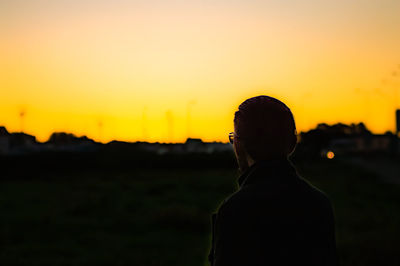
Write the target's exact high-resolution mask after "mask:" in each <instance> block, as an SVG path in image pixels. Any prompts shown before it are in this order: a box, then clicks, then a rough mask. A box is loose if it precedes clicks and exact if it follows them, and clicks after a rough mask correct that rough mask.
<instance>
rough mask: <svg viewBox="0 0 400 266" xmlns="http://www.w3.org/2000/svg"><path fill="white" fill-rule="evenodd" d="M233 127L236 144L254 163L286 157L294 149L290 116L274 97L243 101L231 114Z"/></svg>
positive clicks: (293, 128) (294, 129)
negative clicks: (236, 139)
mask: <svg viewBox="0 0 400 266" xmlns="http://www.w3.org/2000/svg"><path fill="white" fill-rule="evenodd" d="M234 125H235V132H236V134H237V137H238V138H239V141H240V144H241V145H242V147H243V148H244V149H245V150H246V151H247V153H248V154H249V155H250V157H251V158H252V159H253V160H255V161H257V160H265V159H271V158H282V157H287V156H288V155H289V154H290V153H291V152H293V150H294V148H295V145H296V125H295V122H294V118H293V114H292V112H291V111H290V109H289V107H287V106H286V105H285V104H284V103H283V102H281V101H279V100H277V99H275V98H272V97H269V96H264V95H261V96H257V97H253V98H250V99H247V100H246V101H244V102H243V103H242V104H241V105H240V106H239V110H238V111H236V112H235V118H234Z"/></svg>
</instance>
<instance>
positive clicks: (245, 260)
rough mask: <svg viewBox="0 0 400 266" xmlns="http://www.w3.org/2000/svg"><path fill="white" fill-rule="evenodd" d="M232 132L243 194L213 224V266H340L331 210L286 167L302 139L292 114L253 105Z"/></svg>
mask: <svg viewBox="0 0 400 266" xmlns="http://www.w3.org/2000/svg"><path fill="white" fill-rule="evenodd" d="M234 128H235V132H232V133H231V134H230V141H231V143H233V147H234V152H235V155H236V158H237V162H238V165H239V170H240V172H241V175H240V177H239V179H238V183H239V189H238V191H236V192H235V193H234V194H232V195H231V196H230V197H228V198H227V199H225V200H224V201H223V203H222V204H221V206H220V207H219V209H218V212H217V213H216V214H213V216H212V246H211V251H210V254H209V256H208V258H209V261H210V263H211V265H213V266H236V265H241V266H256V265H257V266H258V265H260V266H261V265H263V266H266V265H309V266H313V265H337V264H338V262H337V257H336V241H335V228H334V216H333V209H332V206H331V203H330V201H329V199H328V198H327V197H326V195H325V194H324V193H323V192H321V191H320V190H318V189H317V188H315V187H313V186H312V185H310V184H309V183H307V182H306V181H305V180H303V179H302V178H301V177H299V175H298V174H297V172H296V170H295V168H294V167H293V165H292V164H291V163H290V162H289V160H288V156H289V155H290V154H291V153H292V152H293V150H294V148H295V146H296V139H297V138H296V127H295V122H294V118H293V115H292V113H291V111H290V109H289V108H288V107H287V106H286V105H285V104H284V103H282V102H281V101H279V100H277V99H275V98H272V97H268V96H258V97H254V98H250V99H248V100H246V101H244V102H243V103H242V104H241V105H240V106H239V110H238V111H236V113H235V118H234Z"/></svg>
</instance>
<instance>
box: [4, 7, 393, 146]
mask: <svg viewBox="0 0 400 266" xmlns="http://www.w3.org/2000/svg"><path fill="white" fill-rule="evenodd" d="M399 14H400V1H398V0H359V1H356V0H346V1H342V0H337V1H323V0H320V1H311V0H307V1H305V0H304V1H300V0H292V1H286V0H275V1H255V0H231V1H228V0H213V1H211V0H207V1H191V0H186V1H154V0H146V1H122V0H114V1H101V0H98V1H90V0H79V1H75V0H69V1H66V0H60V1H55V0H47V1H44V0H32V1H29V0H26V1H21V0H3V1H0V33H1V34H0V125H4V126H6V127H7V128H8V129H9V130H10V131H20V130H21V129H22V130H24V131H25V132H27V133H30V134H34V135H36V136H37V137H38V139H39V140H40V141H45V140H47V138H48V137H49V135H50V134H51V133H52V132H53V131H67V132H72V133H75V134H77V135H87V136H89V137H91V138H94V139H96V140H101V141H109V140H112V139H119V140H127V141H136V140H147V141H162V142H164V141H167V142H170V141H172V142H176V141H184V140H185V139H186V137H188V136H191V137H200V138H202V139H204V140H206V141H213V140H217V141H226V140H227V133H228V132H230V131H232V128H233V125H232V120H233V113H234V111H235V109H236V108H237V106H238V105H239V104H240V103H241V102H242V101H243V100H245V99H246V98H248V97H251V96H256V95H260V94H266V95H271V96H275V97H277V98H279V99H281V100H283V101H284V102H286V103H287V104H288V106H289V107H290V108H291V109H292V111H293V112H294V115H295V119H296V121H297V126H298V129H299V130H307V129H310V128H312V127H315V126H316V124H317V123H320V122H327V123H335V122H339V121H341V122H345V123H351V122H359V121H364V122H365V123H366V125H367V126H368V127H369V128H370V129H372V130H373V131H375V132H377V133H383V132H385V131H387V130H394V127H395V123H394V110H395V108H396V107H398V106H399V98H400V97H398V96H397V94H400V92H399V90H400V15H399ZM399 96H400V95H399ZM21 112H24V113H25V115H24V116H23V118H22V119H21V117H20V113H21Z"/></svg>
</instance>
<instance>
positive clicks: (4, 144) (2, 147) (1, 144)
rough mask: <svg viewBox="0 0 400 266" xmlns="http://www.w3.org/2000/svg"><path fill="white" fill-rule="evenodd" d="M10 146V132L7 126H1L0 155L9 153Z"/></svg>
mask: <svg viewBox="0 0 400 266" xmlns="http://www.w3.org/2000/svg"><path fill="white" fill-rule="evenodd" d="M9 147H10V133H8V131H7V129H6V128H5V127H0V155H4V154H7V153H8V151H9Z"/></svg>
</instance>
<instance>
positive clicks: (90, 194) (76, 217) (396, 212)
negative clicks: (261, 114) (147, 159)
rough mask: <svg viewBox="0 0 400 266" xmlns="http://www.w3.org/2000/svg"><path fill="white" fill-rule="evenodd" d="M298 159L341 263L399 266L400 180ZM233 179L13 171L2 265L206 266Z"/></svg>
mask: <svg viewBox="0 0 400 266" xmlns="http://www.w3.org/2000/svg"><path fill="white" fill-rule="evenodd" d="M203 165H204V167H206V166H207V165H206V164H203ZM297 166H298V170H299V172H300V173H301V174H302V175H303V176H304V177H305V178H306V179H307V180H309V181H310V182H311V183H312V184H314V185H315V186H317V187H319V188H320V189H322V190H323V191H325V192H326V194H328V196H329V197H330V198H331V200H332V202H333V204H334V207H335V211H336V228H337V244H338V252H339V256H340V260H341V264H342V265H352V266H357V265H400V252H399V247H400V241H399V236H400V228H399V225H400V204H399V203H400V186H398V185H388V184H382V183H381V182H379V180H378V179H377V178H376V177H375V176H373V175H371V174H369V173H367V172H364V171H362V170H360V169H357V168H353V167H350V166H347V165H343V164H342V163H340V162H338V161H335V160H332V161H314V162H307V163H306V162H301V163H300V162H299V163H297ZM236 176H237V173H236V170H235V169H233V168H232V169H230V168H223V169H218V168H212V169H211V168H210V169H201V167H198V168H197V169H190V168H186V169H177V168H169V169H162V168H161V169H152V170H151V169H145V168H144V169H129V168H125V169H122V170H115V171H113V172H110V171H99V170H90V169H85V170H81V171H78V170H70V171H62V169H61V170H59V171H58V173H57V171H55V170H54V169H53V170H52V171H51V172H46V171H43V170H42V171H38V172H37V173H35V176H34V177H31V178H20V177H19V176H18V174H14V176H13V174H11V175H9V176H7V178H3V179H2V180H1V186H0V206H1V212H0V213H1V220H0V225H1V227H0V230H1V231H0V236H1V239H0V241H1V242H0V245H1V249H0V265H149V266H150V265H174V266H178V265H182V266H191V265H193V266H203V265H207V260H206V258H207V254H208V249H209V241H210V214H211V213H212V212H213V211H214V210H215V209H216V208H217V207H218V205H219V203H220V202H221V200H222V199H223V198H225V197H226V196H228V195H229V194H230V193H232V192H233V191H234V189H235V188H236Z"/></svg>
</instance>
